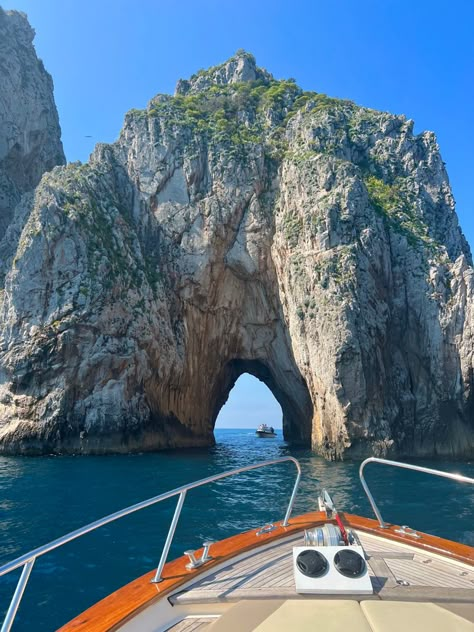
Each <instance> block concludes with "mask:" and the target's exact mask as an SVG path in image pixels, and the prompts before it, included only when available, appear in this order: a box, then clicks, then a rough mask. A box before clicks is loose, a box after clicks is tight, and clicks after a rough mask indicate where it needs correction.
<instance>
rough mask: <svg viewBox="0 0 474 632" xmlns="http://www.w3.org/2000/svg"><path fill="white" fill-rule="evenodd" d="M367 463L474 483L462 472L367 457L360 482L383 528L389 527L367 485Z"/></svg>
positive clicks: (363, 464) (360, 474)
mask: <svg viewBox="0 0 474 632" xmlns="http://www.w3.org/2000/svg"><path fill="white" fill-rule="evenodd" d="M367 463H381V464H382V465H390V466H392V467H398V468H401V469H402V470H412V471H413V472H422V473H423V474H430V475H431V476H440V477H441V478H448V479H450V480H452V481H457V482H458V483H469V484H470V485H474V478H470V477H469V476H463V475H462V474H455V473H454V472H443V471H441V470H433V469H431V468H429V467H422V466H421V465H411V464H410V463H401V462H400V461H389V460H388V459H379V458H378V457H375V456H371V457H369V458H368V459H365V461H363V462H362V463H361V465H360V468H359V477H360V482H361V483H362V487H363V488H364V491H365V493H366V494H367V498H368V499H369V502H370V504H371V505H372V509H373V510H374V513H375V515H376V516H377V520H378V521H379V523H380V528H381V529H388V527H387V525H386V524H385V522H384V521H383V519H382V516H381V514H380V511H379V508H378V507H377V504H376V502H375V500H374V497H373V496H372V494H371V493H370V490H369V486H368V485H367V483H366V481H365V478H364V467H365V466H366V465H367Z"/></svg>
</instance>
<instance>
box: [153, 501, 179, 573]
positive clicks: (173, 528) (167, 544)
mask: <svg viewBox="0 0 474 632" xmlns="http://www.w3.org/2000/svg"><path fill="white" fill-rule="evenodd" d="M185 498H186V490H184V491H182V492H181V493H180V495H179V498H178V502H177V504H176V509H175V510H174V515H173V520H172V521H171V524H170V528H169V531H168V535H167V536H166V541H165V545H164V547H163V551H162V552H161V558H160V562H159V564H158V568H157V569H156V573H155V577H154V578H153V579H152V580H151V581H152V584H159V583H160V582H161V581H163V579H162V577H161V573H162V572H163V567H164V565H165V564H166V560H167V558H168V553H169V550H170V547H171V543H172V542H173V538H174V532H175V531H176V525H177V524H178V520H179V516H180V514H181V509H182V508H183V503H184V500H185Z"/></svg>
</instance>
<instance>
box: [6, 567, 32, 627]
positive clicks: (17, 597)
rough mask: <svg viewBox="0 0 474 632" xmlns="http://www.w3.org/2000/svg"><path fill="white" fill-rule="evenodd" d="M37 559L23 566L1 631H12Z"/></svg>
mask: <svg viewBox="0 0 474 632" xmlns="http://www.w3.org/2000/svg"><path fill="white" fill-rule="evenodd" d="M35 559H36V558H33V559H32V560H29V561H28V562H26V563H25V565H24V566H23V570H22V571H21V575H20V579H19V580H18V584H17V585H16V589H15V593H14V594H13V597H12V600H11V602H10V606H9V607H8V610H7V614H6V615H5V620H4V621H3V625H2V630H1V632H10V630H11V627H12V625H13V622H14V620H15V617H16V613H17V611H18V606H19V605H20V601H21V598H22V597H23V593H24V592H25V588H26V584H27V583H28V579H29V578H30V573H31V569H32V568H33V564H34V563H35Z"/></svg>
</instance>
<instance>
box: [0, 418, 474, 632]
mask: <svg viewBox="0 0 474 632" xmlns="http://www.w3.org/2000/svg"><path fill="white" fill-rule="evenodd" d="M215 435H216V445H215V446H214V447H212V448H207V449H195V450H179V451H169V452H159V453H155V454H134V455H119V456H77V457H74V456H50V457H0V565H1V564H4V563H6V562H8V561H9V560H11V559H13V558H15V557H18V556H19V555H21V554H23V553H26V552H27V551H29V550H30V549H32V548H34V547H37V546H40V545H42V544H45V543H47V542H49V541H51V540H53V539H54V538H57V537H59V536H61V535H64V534H65V533H67V532H69V531H72V530H74V529H76V528H78V527H80V526H82V525H84V524H86V523H88V522H91V521H93V520H96V519H97V518H100V517H102V516H105V515H107V514H109V513H112V512H114V511H117V510H118V509H121V508H123V507H126V506H127V505H131V504H134V503H136V502H139V501H141V500H145V499H147V498H150V497H152V496H156V495H158V494H160V493H162V492H165V491H167V490H170V489H173V488H175V487H178V486H180V485H183V484H185V483H189V482H191V481H194V480H197V479H200V478H204V477H207V476H210V475H212V474H215V473H218V472H223V471H225V470H230V469H233V468H238V467H240V466H244V465H248V464H251V463H257V462H259V461H264V460H267V459H273V458H278V457H283V456H287V455H290V456H294V457H295V458H297V459H298V460H299V461H300V463H301V466H302V470H303V477H302V483H301V486H300V490H299V493H298V496H297V500H296V504H295V513H303V512H307V511H312V510H317V508H318V503H317V497H318V493H319V491H320V490H321V489H322V488H325V489H327V490H328V491H329V492H330V494H331V495H332V497H333V500H334V502H335V504H336V506H337V508H338V509H340V510H344V511H347V512H349V513H357V514H362V515H365V516H368V517H373V513H372V510H371V507H370V505H369V503H368V500H367V498H366V497H365V494H364V492H363V490H362V487H361V485H360V481H359V475H358V469H359V465H360V463H358V462H352V461H344V462H338V463H330V462H327V461H325V460H323V459H322V458H320V457H318V456H315V455H314V454H312V453H311V452H310V451H309V450H305V449H295V448H292V447H290V446H289V445H288V444H287V443H286V442H285V441H284V440H283V438H282V435H281V430H278V431H277V437H276V438H275V439H260V438H258V437H256V435H255V432H254V431H253V430H247V429H238V430H230V429H221V430H216V432H215ZM410 462H412V463H419V464H422V465H425V466H427V467H433V468H437V469H442V470H446V471H450V472H458V473H461V474H464V475H466V476H470V477H474V461H446V460H436V461H435V460H423V461H415V460H413V459H412V460H411V461H410ZM295 475H296V470H295V466H294V464H292V463H284V464H279V465H274V466H272V467H269V468H265V469H263V470H256V471H252V472H248V473H244V474H240V475H239V476H236V477H233V478H230V479H226V480H222V481H218V482H216V483H213V484H211V485H208V486H206V487H203V488H200V489H196V490H193V491H191V492H189V493H188V494H187V498H186V502H185V504H184V508H183V511H182V514H181V518H180V521H179V524H178V528H177V530H176V535H175V539H174V542H173V545H172V547H171V551H170V557H171V558H173V557H176V556H178V555H181V554H182V553H183V552H184V551H185V550H186V549H196V548H199V547H200V546H201V544H202V542H203V541H204V540H206V539H213V540H219V539H221V538H225V537H228V536H230V535H232V534H235V533H238V532H240V531H244V530H247V529H250V528H252V527H258V526H262V525H265V524H266V523H268V522H271V521H273V520H280V519H282V518H283V516H284V514H285V511H286V507H287V504H288V500H289V498H290V494H291V490H292V487H293V483H294V480H295ZM366 478H367V482H368V483H369V485H370V488H371V490H372V493H373V494H374V497H375V498H376V500H377V503H378V505H379V507H380V510H381V512H382V516H383V518H384V519H386V520H387V521H390V522H396V523H398V524H407V525H409V526H410V527H412V528H415V529H419V530H421V531H427V532H429V533H432V534H435V535H439V536H443V537H446V538H449V539H452V540H457V541H460V542H464V543H466V544H469V545H471V546H474V488H473V487H472V486H469V485H461V484H457V483H455V482H453V481H449V480H446V479H441V478H434V477H431V476H427V475H425V474H420V473H416V472H410V471H406V470H396V469H393V468H389V467H386V466H382V465H378V464H369V465H368V466H367V468H366ZM175 504H176V499H169V500H167V501H164V502H162V503H160V504H158V505H156V506H154V507H150V508H148V509H145V510H143V511H140V512H138V513H137V514H134V515H131V516H127V517H126V518H123V519H122V520H120V521H118V522H115V523H113V524H110V525H107V526H105V527H103V528H101V529H99V530H97V531H95V532H93V533H90V534H88V535H86V536H84V537H82V538H81V539H79V540H77V541H75V542H71V543H69V544H67V545H65V546H63V547H62V548H60V549H57V550H55V551H53V552H51V553H49V554H47V555H46V556H44V557H43V558H40V559H38V560H37V562H36V563H35V566H34V568H33V571H32V574H31V577H30V581H29V583H28V586H27V588H26V591H25V594H24V597H23V600H22V602H21V605H20V608H19V611H18V615H17V619H16V622H15V625H14V627H13V630H15V631H17V632H18V631H22V630H25V631H26V630H28V631H31V630H35V631H50V630H55V629H57V628H58V627H59V626H60V625H62V624H64V623H66V622H67V621H68V620H70V619H71V618H72V617H74V616H75V615H76V614H79V613H80V612H82V611H83V610H84V609H85V608H87V607H88V606H90V605H92V604H93V603H95V602H96V601H98V600H99V599H101V598H102V597H104V596H106V595H108V594H109V593H110V592H112V591H114V590H115V589H117V588H119V587H120V586H123V585H124V584H126V583H128V582H129V581H131V580H133V579H135V578H136V577H138V576H139V575H141V574H143V573H145V572H148V571H149V570H151V569H153V568H155V567H156V565H157V564H158V560H159V558H160V553H161V549H162V546H163V543H164V541H165V537H166V534H167V531H168V526H169V524H170V521H171V518H172V515H173V512H174V508H175ZM18 577H19V571H18V572H14V573H10V574H9V575H7V576H4V577H0V613H4V612H5V611H6V608H7V606H8V603H9V601H10V598H11V596H12V595H13V592H14V589H15V586H16V582H17V580H18Z"/></svg>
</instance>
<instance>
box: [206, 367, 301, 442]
mask: <svg viewBox="0 0 474 632" xmlns="http://www.w3.org/2000/svg"><path fill="white" fill-rule="evenodd" d="M244 373H248V374H249V375H252V376H254V377H256V378H257V379H258V380H260V381H261V382H263V383H264V384H265V386H267V388H268V389H269V390H270V392H271V393H272V395H273V396H274V398H275V399H276V400H277V402H278V403H279V404H280V406H281V409H282V412H283V436H284V438H285V439H286V440H287V441H291V442H292V443H293V444H302V445H307V446H308V447H309V446H310V444H311V422H312V418H313V404H312V402H311V397H310V394H309V391H308V387H307V385H306V382H305V381H304V379H303V378H301V379H300V383H299V386H298V383H297V381H296V380H294V383H293V388H291V389H290V388H289V383H288V382H284V381H282V380H281V378H280V379H279V377H278V376H277V375H275V372H274V371H272V369H271V368H270V367H269V366H268V365H267V364H266V363H265V362H264V361H262V360H238V359H236V360H231V361H230V362H228V363H227V364H226V365H225V366H224V367H223V369H222V370H221V371H220V374H219V375H218V377H217V379H216V381H215V385H214V389H213V390H212V392H211V393H210V397H211V400H212V401H213V410H212V416H211V420H210V421H211V424H212V428H213V429H214V427H215V424H216V420H217V417H218V415H219V412H220V411H221V409H222V407H223V406H224V404H225V403H226V401H227V399H228V397H229V393H230V392H231V390H232V389H233V388H234V386H235V384H236V382H237V380H238V379H239V377H240V376H241V375H243V374H244Z"/></svg>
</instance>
